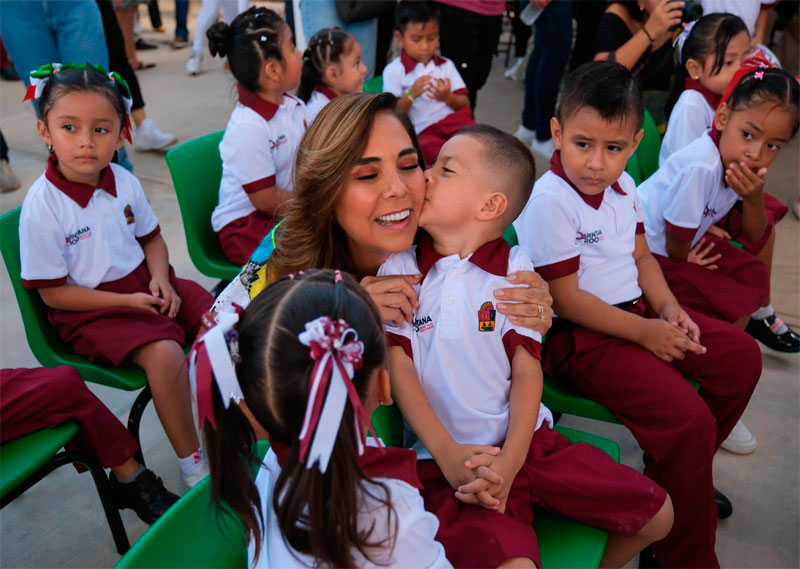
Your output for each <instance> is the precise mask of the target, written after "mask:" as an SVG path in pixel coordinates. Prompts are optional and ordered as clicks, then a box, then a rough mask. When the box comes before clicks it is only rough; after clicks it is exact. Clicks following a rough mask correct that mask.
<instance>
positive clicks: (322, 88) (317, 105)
mask: <svg viewBox="0 0 800 569" xmlns="http://www.w3.org/2000/svg"><path fill="white" fill-rule="evenodd" d="M336 96H337V95H336V93H334V92H333V91H332V90H331V89H330V88H329V87H327V86H326V85H317V86H316V87H314V90H313V91H312V92H311V97H310V98H309V99H308V102H307V103H306V113H307V114H308V124H311V123H313V122H314V119H316V118H317V115H318V114H319V112H320V111H321V110H322V109H324V108H325V106H326V105H327V104H328V103H330V102H331V101H333V100H334V99H335V98H336Z"/></svg>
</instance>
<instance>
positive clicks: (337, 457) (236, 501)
mask: <svg viewBox="0 0 800 569" xmlns="http://www.w3.org/2000/svg"><path fill="white" fill-rule="evenodd" d="M342 277H343V278H342V280H341V281H340V282H339V283H336V282H335V271H330V270H327V271H313V270H312V271H306V272H304V273H302V274H297V275H294V276H293V278H289V277H285V278H283V279H280V280H278V281H276V282H275V283H273V284H272V285H270V286H269V287H268V288H267V289H266V290H264V292H262V293H261V294H259V295H258V296H257V297H256V298H255V299H254V300H253V302H251V303H250V305H249V306H248V307H247V309H246V310H245V311H244V314H243V315H242V318H241V321H240V323H239V338H238V345H239V362H238V363H237V364H236V375H237V378H238V380H239V384H240V385H241V388H242V393H243V394H244V398H245V402H246V403H247V406H248V407H249V409H250V411H251V412H252V415H253V417H254V418H255V420H256V421H257V422H258V423H259V424H260V425H261V426H262V427H263V428H264V429H265V430H266V431H267V432H269V436H270V440H271V441H273V442H276V443H281V444H283V445H285V446H286V447H289V449H290V452H289V455H288V458H287V459H286V460H285V461H284V462H283V464H281V473H280V475H279V476H278V479H277V482H276V483H275V489H274V493H273V499H272V504H271V507H272V508H273V509H274V511H275V512H276V514H277V520H278V526H279V527H280V530H281V534H282V535H283V538H284V539H285V540H286V543H287V544H288V545H289V546H291V547H292V548H293V549H294V550H295V551H297V552H299V553H302V554H306V555H309V556H311V557H313V558H314V559H315V560H316V562H317V563H318V564H319V565H325V566H330V567H353V566H354V559H353V551H354V550H358V551H360V552H361V553H362V554H363V555H364V556H365V557H366V558H367V559H370V556H369V553H368V550H369V549H372V548H376V547H384V548H385V547H389V548H392V547H393V546H394V543H393V540H392V539H391V538H389V539H388V542H387V541H383V542H381V541H372V540H371V538H372V530H373V527H374V526H373V527H369V528H367V529H366V530H365V529H360V528H359V526H358V514H359V504H360V496H359V493H360V492H366V493H367V494H369V495H370V496H371V497H372V498H374V499H375V500H377V501H378V502H379V503H381V504H383V505H384V506H385V507H386V511H387V516H388V517H389V523H388V527H389V528H392V530H391V531H390V535H394V534H395V532H396V527H397V520H396V518H395V512H394V509H393V508H392V506H391V496H390V493H389V489H388V488H387V487H386V486H385V485H384V484H382V483H380V482H377V481H375V480H372V479H370V478H368V477H367V476H366V474H365V473H364V472H363V470H362V469H361V467H360V466H359V464H358V450H357V442H356V432H357V431H356V428H355V419H354V411H353V408H352V406H351V405H350V403H349V402H348V403H347V404H346V405H345V409H344V412H343V414H342V421H341V424H340V426H339V433H338V435H337V438H336V442H335V443H334V447H333V453H332V455H331V458H330V462H329V463H328V468H327V470H326V472H325V474H321V473H320V472H319V470H318V469H317V468H316V467H312V468H306V465H305V464H304V463H301V462H300V460H299V442H298V437H299V434H300V430H301V427H302V423H303V417H304V413H305V407H306V402H307V401H308V395H309V389H310V379H311V378H310V376H311V373H312V370H313V368H314V360H313V359H312V358H311V355H310V351H309V348H308V346H305V345H303V344H301V343H300V341H299V340H298V335H299V334H300V333H301V332H303V331H304V329H305V325H306V324H307V323H309V322H311V321H313V320H315V319H316V318H318V317H320V316H329V317H330V318H332V319H334V320H338V319H340V318H341V319H344V320H345V321H346V322H347V323H348V324H349V325H350V327H352V328H353V329H354V330H355V331H356V332H357V333H358V339H359V340H360V341H361V342H363V343H364V354H363V365H362V367H361V368H359V369H358V370H356V372H355V374H354V376H353V380H352V381H353V385H354V387H355V388H356V391H357V392H358V394H359V396H360V397H361V400H362V401H363V400H364V399H365V398H366V396H367V394H368V392H369V389H370V379H371V378H372V376H373V373H374V372H375V371H376V370H377V369H380V368H381V367H383V366H385V365H386V347H385V344H384V336H383V327H382V325H381V319H380V315H379V313H378V309H377V308H376V307H375V305H374V304H373V303H372V300H371V299H370V297H369V295H368V294H367V293H366V291H364V289H362V288H361V286H359V284H358V283H357V282H356V281H355V279H353V278H352V277H351V276H350V275H348V274H346V273H344V274H343V275H342ZM213 393H214V412H215V415H216V417H217V424H218V427H217V429H214V428H212V427H211V426H210V425H209V424H206V426H205V430H204V432H205V439H206V449H207V451H208V459H209V464H210V468H211V485H212V496H213V499H214V500H215V502H216V503H217V504H219V503H221V502H222V501H224V502H226V503H227V504H228V505H229V506H230V507H231V508H232V509H233V510H234V511H235V512H236V513H237V514H239V516H240V517H241V519H242V521H243V523H244V527H245V530H246V532H247V535H248V537H249V538H251V539H253V541H254V542H255V547H256V557H258V555H259V553H260V548H261V541H262V538H263V535H264V527H263V522H264V520H263V519H262V511H261V500H260V498H259V494H258V490H257V488H256V486H255V483H254V481H253V478H252V477H251V475H250V465H252V464H258V459H257V458H256V457H255V456H253V454H252V451H251V447H252V445H253V443H254V442H255V433H254V432H253V429H252V427H251V426H250V423H249V422H248V420H247V419H246V418H245V415H244V414H243V413H242V412H241V411H240V410H239V408H238V407H237V406H236V405H231V406H230V407H229V408H228V409H225V408H224V406H223V404H222V401H221V399H220V397H219V394H218V391H217V390H216V389H214V390H213ZM243 458H244V460H243Z"/></svg>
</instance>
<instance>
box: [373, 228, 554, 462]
mask: <svg viewBox="0 0 800 569" xmlns="http://www.w3.org/2000/svg"><path fill="white" fill-rule="evenodd" d="M530 270H533V266H532V264H531V262H530V259H528V257H527V255H525V253H524V252H523V251H522V250H521V249H520V248H519V247H514V248H513V249H512V248H511V247H509V246H508V244H507V243H506V242H505V241H503V239H496V240H494V241H491V242H489V243H486V244H484V245H483V246H481V247H480V248H479V249H478V250H476V251H475V252H474V253H473V254H472V255H470V256H469V257H466V258H464V259H461V258H460V257H459V256H458V255H450V256H448V257H442V256H441V255H439V254H438V253H436V252H435V251H434V249H433V246H432V240H431V238H430V236H429V235H427V233H424V232H422V233H420V237H419V239H418V244H417V245H416V246H414V247H412V248H411V249H409V250H408V251H406V252H405V253H397V254H394V255H392V256H390V257H389V258H388V259H387V260H386V261H385V262H384V263H383V265H381V268H380V269H379V270H378V275H379V276H381V275H414V274H420V273H421V274H422V275H424V276H423V280H422V283H421V284H419V285H415V286H414V289H415V290H416V291H417V293H418V294H419V303H420V306H419V308H418V309H417V310H416V311H415V312H414V322H413V324H409V323H408V322H403V325H402V326H399V327H398V326H394V325H391V324H386V331H387V333H388V335H389V338H390V341H391V342H392V343H393V344H396V345H400V346H402V347H403V349H404V350H405V351H406V353H407V354H408V355H409V356H410V357H411V358H412V359H413V360H414V368H415V370H416V372H417V375H418V377H419V380H420V383H421V384H422V387H423V389H424V390H425V395H426V396H427V397H428V401H430V404H431V406H432V407H433V410H434V411H435V412H436V416H437V417H438V418H439V420H440V421H441V422H442V425H443V426H444V427H445V429H447V432H448V433H450V436H452V437H453V439H454V440H455V441H456V442H458V443H462V444H483V445H497V444H500V443H502V442H503V441H504V440H505V438H506V433H507V432H508V415H509V394H510V392H511V359H512V357H513V354H514V350H515V349H516V347H517V346H522V347H524V348H525V349H526V350H528V352H529V353H530V354H531V355H533V356H534V357H535V358H536V359H540V353H541V340H542V337H541V335H540V334H539V333H538V332H536V331H535V330H530V329H528V328H523V327H521V326H516V325H515V324H513V323H512V322H511V321H510V320H509V319H508V317H507V316H506V315H504V314H502V313H500V312H498V311H497V309H496V306H495V303H496V300H495V298H494V291H495V290H497V289H500V288H508V287H509V286H511V285H510V284H509V282H508V281H507V280H506V276H507V275H508V273H510V272H513V271H530ZM545 421H547V423H548V425H549V426H551V427H552V424H553V417H552V414H551V413H550V411H549V410H548V409H547V407H545V406H544V405H541V404H540V406H539V419H538V422H537V424H536V428H537V429H538V428H539V427H540V426H541V425H542V423H543V422H545ZM413 448H414V449H415V450H416V451H417V456H418V458H419V459H426V458H431V455H430V453H429V452H428V451H427V449H425V447H424V446H422V443H421V442H420V441H416V443H415V444H414V446H413Z"/></svg>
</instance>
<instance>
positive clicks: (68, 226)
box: [19, 155, 160, 288]
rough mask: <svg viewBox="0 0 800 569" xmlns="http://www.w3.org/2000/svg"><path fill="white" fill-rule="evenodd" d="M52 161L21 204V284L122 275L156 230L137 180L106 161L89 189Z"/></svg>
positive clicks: (88, 282)
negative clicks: (66, 176)
mask: <svg viewBox="0 0 800 569" xmlns="http://www.w3.org/2000/svg"><path fill="white" fill-rule="evenodd" d="M56 164H57V162H56V159H55V155H53V156H51V157H50V160H49V161H48V165H47V170H46V171H45V173H44V174H42V175H41V176H40V177H39V178H38V179H37V180H36V181H35V182H34V183H33V185H32V186H31V188H30V190H28V195H27V196H26V197H25V201H24V202H23V203H22V214H21V216H20V224H19V240H20V259H21V261H22V271H21V274H22V284H23V285H24V286H25V287H26V288H47V287H57V286H62V285H65V284H69V285H78V286H84V287H86V288H96V287H97V285H99V284H101V283H105V282H110V281H115V280H118V279H121V278H123V277H126V276H128V275H129V274H130V273H132V272H133V271H134V270H135V269H136V267H138V266H139V265H141V264H142V261H144V251H142V246H141V245H142V244H143V243H146V242H147V241H148V240H149V239H152V238H153V237H155V236H156V235H158V234H159V232H160V228H159V225H158V219H157V218H156V215H155V213H153V209H152V208H151V207H150V204H149V203H148V202H147V197H146V196H145V194H144V190H143V189H142V185H141V184H140V183H139V180H137V179H136V176H134V175H133V174H131V173H130V172H128V171H127V170H126V169H125V168H123V167H121V166H118V165H116V164H109V165H108V166H107V167H106V168H105V169H104V170H103V172H102V174H101V177H100V183H99V184H98V185H97V188H95V187H93V186H89V185H87V184H79V183H75V182H69V181H67V180H66V179H64V177H63V176H61V174H60V173H59V171H58V169H57V167H56Z"/></svg>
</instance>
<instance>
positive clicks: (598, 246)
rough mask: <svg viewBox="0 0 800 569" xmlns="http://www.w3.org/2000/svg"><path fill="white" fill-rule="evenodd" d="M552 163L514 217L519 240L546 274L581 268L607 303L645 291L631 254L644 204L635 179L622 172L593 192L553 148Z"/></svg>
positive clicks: (589, 287) (583, 281)
mask: <svg viewBox="0 0 800 569" xmlns="http://www.w3.org/2000/svg"><path fill="white" fill-rule="evenodd" d="M550 165H551V169H550V170H549V171H547V172H545V174H544V175H543V176H542V177H541V178H539V180H537V182H536V184H535V185H534V186H533V192H532V193H531V197H530V199H529V200H528V203H527V204H526V205H525V209H523V210H522V213H521V214H520V216H519V217H518V218H517V219H516V220H515V221H514V229H515V230H516V232H517V237H518V238H519V245H520V247H522V249H523V250H524V251H525V252H526V253H527V254H528V255H530V257H531V259H532V260H533V265H534V266H535V267H536V272H538V273H539V274H540V275H541V276H542V277H543V278H544V279H545V280H548V281H549V280H553V279H557V278H561V277H565V276H567V275H570V274H572V273H578V283H579V286H580V288H581V290H584V291H586V292H589V293H591V294H593V295H595V296H596V297H598V298H600V299H601V300H603V301H604V302H606V303H608V304H619V303H621V302H627V301H629V300H634V299H636V298H639V297H640V296H641V295H642V291H641V289H640V288H639V283H638V279H639V271H638V269H637V268H636V262H635V261H634V260H633V250H634V248H635V246H636V234H637V233H644V225H643V223H642V222H643V221H644V209H643V207H642V205H641V203H640V202H639V199H638V198H637V195H636V184H635V183H634V181H633V179H632V178H631V177H630V176H629V175H628V174H626V173H624V172H623V174H622V176H621V177H620V179H619V180H618V181H617V182H615V183H614V184H612V185H611V186H608V187H607V188H606V189H605V190H604V191H603V193H600V194H596V195H594V196H590V195H587V194H584V193H582V192H581V191H580V190H578V188H576V187H575V186H574V184H572V182H570V181H569V180H568V179H567V177H566V175H565V174H564V170H563V167H562V166H561V156H560V154H559V153H558V152H555V153H553V158H552V159H551V161H550Z"/></svg>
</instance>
